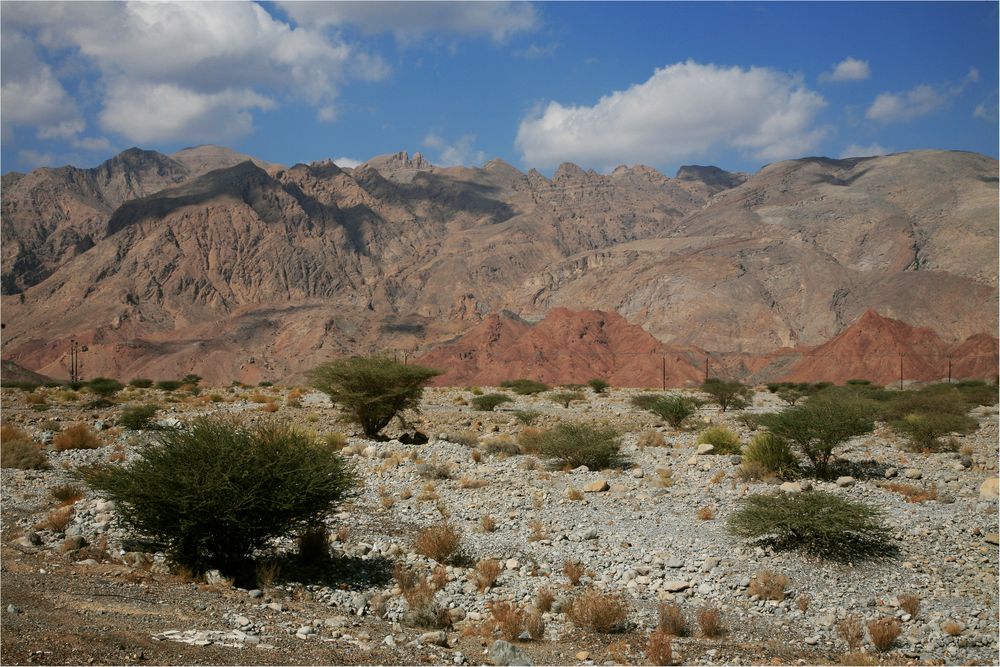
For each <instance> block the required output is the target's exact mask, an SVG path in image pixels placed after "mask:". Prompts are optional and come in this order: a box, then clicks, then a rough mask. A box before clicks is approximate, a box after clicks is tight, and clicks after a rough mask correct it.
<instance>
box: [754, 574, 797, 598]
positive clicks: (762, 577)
mask: <svg viewBox="0 0 1000 667" xmlns="http://www.w3.org/2000/svg"><path fill="white" fill-rule="evenodd" d="M787 586H788V577H786V576H785V575H783V574H778V573H777V572H774V571H772V570H761V571H760V572H758V573H757V575H756V576H755V577H754V578H753V579H751V580H750V588H749V589H748V591H747V592H749V593H750V595H756V596H757V597H759V598H763V599H765V600H778V601H779V602H780V601H781V600H784V599H785V588H786V587H787Z"/></svg>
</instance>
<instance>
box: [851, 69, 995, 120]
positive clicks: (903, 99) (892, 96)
mask: <svg viewBox="0 0 1000 667" xmlns="http://www.w3.org/2000/svg"><path fill="white" fill-rule="evenodd" d="M977 81H979V70H977V69H976V68H975V67H970V68H969V72H968V74H966V75H965V77H964V78H962V79H961V80H960V81H958V82H951V83H945V84H941V85H937V86H932V85H930V84H926V83H922V84H920V85H918V86H914V87H913V88H911V89H910V90H907V91H905V92H901V93H888V92H887V93H881V94H880V95H878V97H876V98H875V101H874V102H872V104H871V106H870V107H868V110H867V111H866V112H865V117H866V118H867V119H868V120H874V121H876V122H879V123H894V122H899V121H908V120H913V119H914V118H919V117H921V116H926V115H928V114H931V113H933V112H935V111H937V110H938V109H940V108H942V107H944V106H945V105H947V104H948V103H949V102H951V100H953V99H954V98H956V97H958V96H959V95H961V94H962V93H963V92H965V89H966V88H967V87H968V86H969V84H972V83H976V82H977Z"/></svg>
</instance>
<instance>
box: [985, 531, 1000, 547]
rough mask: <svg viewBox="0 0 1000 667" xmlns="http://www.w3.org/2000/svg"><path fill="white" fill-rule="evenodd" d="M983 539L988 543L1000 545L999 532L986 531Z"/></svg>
mask: <svg viewBox="0 0 1000 667" xmlns="http://www.w3.org/2000/svg"><path fill="white" fill-rule="evenodd" d="M983 539H985V540H986V541H987V542H988V543H989V544H997V545H1000V533H986V537H985V538H983Z"/></svg>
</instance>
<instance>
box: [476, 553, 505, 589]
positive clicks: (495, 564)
mask: <svg viewBox="0 0 1000 667" xmlns="http://www.w3.org/2000/svg"><path fill="white" fill-rule="evenodd" d="M502 572H503V566H502V565H501V564H500V561H498V560H497V559H495V558H484V559H482V560H481V561H479V562H478V563H476V586H477V588H478V589H479V592H480V593H482V592H484V591H486V590H489V588H490V587H492V586H493V584H495V583H496V581H497V579H498V578H499V577H500V574H501V573H502Z"/></svg>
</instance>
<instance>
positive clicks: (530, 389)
mask: <svg viewBox="0 0 1000 667" xmlns="http://www.w3.org/2000/svg"><path fill="white" fill-rule="evenodd" d="M500 386H501V387H503V388H505V389H510V390H511V391H513V392H514V393H515V394H520V395H522V396H530V395H531V394H541V393H542V392H543V391H548V390H549V389H551V387H550V386H549V385H547V384H543V383H541V382H535V381H534V380H527V379H524V378H521V379H518V380H505V381H503V382H501V383H500Z"/></svg>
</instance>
